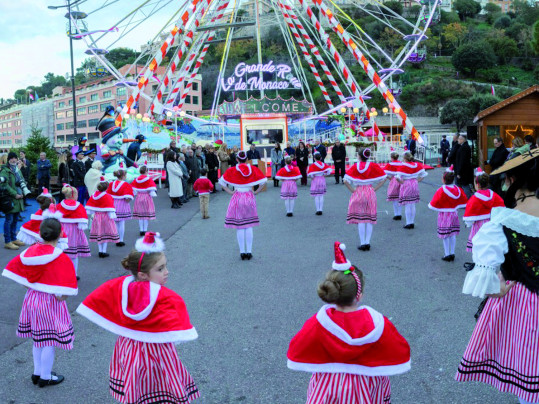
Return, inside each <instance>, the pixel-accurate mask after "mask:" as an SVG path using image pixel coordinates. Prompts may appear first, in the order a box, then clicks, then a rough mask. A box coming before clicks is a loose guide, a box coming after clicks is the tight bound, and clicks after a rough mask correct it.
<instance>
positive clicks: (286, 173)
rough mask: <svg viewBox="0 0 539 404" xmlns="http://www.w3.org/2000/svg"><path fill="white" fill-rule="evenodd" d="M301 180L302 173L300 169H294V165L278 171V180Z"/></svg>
mask: <svg viewBox="0 0 539 404" xmlns="http://www.w3.org/2000/svg"><path fill="white" fill-rule="evenodd" d="M300 178H301V171H299V168H298V167H294V166H293V165H292V164H289V165H286V166H284V167H283V168H281V169H280V170H279V171H277V174H275V179H276V180H299V179H300Z"/></svg>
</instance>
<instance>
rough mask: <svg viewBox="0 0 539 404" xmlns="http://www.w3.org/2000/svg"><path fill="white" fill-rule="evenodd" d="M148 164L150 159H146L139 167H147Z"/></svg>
mask: <svg viewBox="0 0 539 404" xmlns="http://www.w3.org/2000/svg"><path fill="white" fill-rule="evenodd" d="M147 165H148V160H144V163H142V164H140V165H139V169H140V168H141V167H146V166H147Z"/></svg>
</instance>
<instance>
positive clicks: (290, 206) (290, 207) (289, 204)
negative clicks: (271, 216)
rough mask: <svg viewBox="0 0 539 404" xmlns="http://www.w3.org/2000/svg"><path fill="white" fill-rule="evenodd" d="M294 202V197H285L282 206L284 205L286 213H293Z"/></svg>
mask: <svg viewBox="0 0 539 404" xmlns="http://www.w3.org/2000/svg"><path fill="white" fill-rule="evenodd" d="M294 202H296V200H295V199H285V200H284V206H285V207H286V213H294Z"/></svg>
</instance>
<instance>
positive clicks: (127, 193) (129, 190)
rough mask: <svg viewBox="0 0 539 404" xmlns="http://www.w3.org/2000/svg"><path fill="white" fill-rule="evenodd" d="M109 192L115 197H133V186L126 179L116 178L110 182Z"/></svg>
mask: <svg viewBox="0 0 539 404" xmlns="http://www.w3.org/2000/svg"><path fill="white" fill-rule="evenodd" d="M107 194H109V195H110V196H112V197H113V198H114V199H133V198H134V195H133V187H132V186H131V185H130V184H129V183H128V182H125V181H120V180H115V181H112V182H111V183H110V184H109V187H108V188H107Z"/></svg>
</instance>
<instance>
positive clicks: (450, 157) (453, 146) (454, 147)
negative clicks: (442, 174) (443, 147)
mask: <svg viewBox="0 0 539 404" xmlns="http://www.w3.org/2000/svg"><path fill="white" fill-rule="evenodd" d="M458 139H459V135H453V141H452V142H451V150H450V151H449V155H448V156H447V165H450V164H455V159H456V158H457V150H458V149H459V147H460V144H459V142H458Z"/></svg>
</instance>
